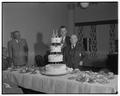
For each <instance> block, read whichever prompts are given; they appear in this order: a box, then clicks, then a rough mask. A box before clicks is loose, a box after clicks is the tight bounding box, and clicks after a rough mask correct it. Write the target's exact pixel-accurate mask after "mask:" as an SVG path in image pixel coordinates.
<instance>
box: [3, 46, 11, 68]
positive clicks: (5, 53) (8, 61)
mask: <svg viewBox="0 0 120 96" xmlns="http://www.w3.org/2000/svg"><path fill="white" fill-rule="evenodd" d="M11 65H12V59H10V58H9V57H8V51H7V48H6V47H3V48H2V70H7V69H8V68H9V67H11Z"/></svg>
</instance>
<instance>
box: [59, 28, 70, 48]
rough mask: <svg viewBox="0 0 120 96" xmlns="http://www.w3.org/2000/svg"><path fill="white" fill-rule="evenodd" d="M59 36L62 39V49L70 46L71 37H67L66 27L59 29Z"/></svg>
mask: <svg viewBox="0 0 120 96" xmlns="http://www.w3.org/2000/svg"><path fill="white" fill-rule="evenodd" d="M59 35H60V37H62V41H61V43H62V48H64V47H65V46H70V37H69V36H67V28H66V27H65V26H61V27H60V29H59Z"/></svg>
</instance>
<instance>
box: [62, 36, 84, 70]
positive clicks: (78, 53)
mask: <svg viewBox="0 0 120 96" xmlns="http://www.w3.org/2000/svg"><path fill="white" fill-rule="evenodd" d="M70 42H71V45H70V46H66V47H65V48H64V50H63V53H64V62H65V63H66V65H67V66H68V67H71V68H73V69H76V68H79V66H80V65H83V62H84V56H85V54H84V48H83V47H82V46H81V45H80V44H79V43H78V38H77V36H76V35H74V34H73V35H71V38H70Z"/></svg>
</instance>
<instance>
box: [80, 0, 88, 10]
mask: <svg viewBox="0 0 120 96" xmlns="http://www.w3.org/2000/svg"><path fill="white" fill-rule="evenodd" d="M80 6H81V8H84V9H85V8H87V7H89V2H81V3H80Z"/></svg>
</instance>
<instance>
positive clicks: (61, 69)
mask: <svg viewBox="0 0 120 96" xmlns="http://www.w3.org/2000/svg"><path fill="white" fill-rule="evenodd" d="M45 69H46V73H49V74H64V73H66V72H67V67H66V65H65V64H48V65H46V66H45Z"/></svg>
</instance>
